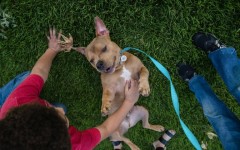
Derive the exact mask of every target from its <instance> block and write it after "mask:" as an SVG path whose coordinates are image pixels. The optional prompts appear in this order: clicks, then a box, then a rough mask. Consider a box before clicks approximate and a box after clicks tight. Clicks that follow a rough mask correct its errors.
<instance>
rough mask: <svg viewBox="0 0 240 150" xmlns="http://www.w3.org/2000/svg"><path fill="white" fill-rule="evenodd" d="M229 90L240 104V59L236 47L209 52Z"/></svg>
mask: <svg viewBox="0 0 240 150" xmlns="http://www.w3.org/2000/svg"><path fill="white" fill-rule="evenodd" d="M208 57H209V58H210V59H211V61H212V64H213V66H214V67H215V68H216V70H217V71H218V73H219V75H220V76H221V77H222V79H223V81H224V83H225V84H226V86H227V88H228V90H229V92H230V93H231V94H232V95H233V96H234V97H235V98H236V100H237V102H238V104H240V59H238V57H237V54H236V51H235V49H234V48H231V47H229V48H221V49H218V50H216V51H214V52H211V53H209V54H208Z"/></svg>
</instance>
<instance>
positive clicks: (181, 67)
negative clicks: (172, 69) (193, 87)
mask: <svg viewBox="0 0 240 150" xmlns="http://www.w3.org/2000/svg"><path fill="white" fill-rule="evenodd" d="M177 68H178V74H179V76H180V77H181V78H182V79H183V80H184V81H189V80H190V79H191V78H192V77H193V76H194V75H196V74H197V73H196V72H195V70H194V68H193V67H192V66H190V65H188V64H185V63H178V64H177Z"/></svg>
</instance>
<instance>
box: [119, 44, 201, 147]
mask: <svg viewBox="0 0 240 150" xmlns="http://www.w3.org/2000/svg"><path fill="white" fill-rule="evenodd" d="M130 49H133V50H136V51H139V52H141V53H143V54H145V55H146V56H148V57H149V58H150V59H151V61H152V62H153V63H154V65H155V66H156V67H157V68H158V70H159V71H160V72H161V73H162V74H163V75H164V76H165V77H166V78H167V79H168V80H169V81H170V86H171V97H172V102H173V106H174V109H175V112H176V114H177V115H178V118H179V121H180V124H181V126H182V128H183V131H184V133H185V134H186V135H187V138H188V139H189V141H190V142H191V143H192V145H193V146H194V147H195V148H196V149H197V150H201V149H202V148H201V146H200V144H199V142H198V140H197V138H196V137H195V136H194V135H193V133H192V132H191V131H190V130H189V129H188V127H187V126H186V125H185V123H184V122H183V121H182V119H181V118H180V113H179V103H178V96H177V93H176V90H175V88H174V85H173V83H172V80H171V77H170V74H169V72H168V71H167V69H166V68H165V67H164V66H163V65H162V64H160V63H159V62H158V61H157V60H155V59H154V58H152V57H151V56H150V55H148V54H147V53H145V52H144V51H142V50H140V49H137V48H133V47H125V48H124V49H122V50H121V52H120V53H121V54H122V53H123V52H126V51H128V50H130Z"/></svg>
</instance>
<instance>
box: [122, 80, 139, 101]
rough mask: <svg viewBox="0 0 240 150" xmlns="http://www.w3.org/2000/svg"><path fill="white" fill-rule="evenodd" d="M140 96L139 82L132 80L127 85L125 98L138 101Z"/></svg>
mask: <svg viewBox="0 0 240 150" xmlns="http://www.w3.org/2000/svg"><path fill="white" fill-rule="evenodd" d="M138 98H139V91H138V82H137V81H136V80H130V81H127V82H126V85H125V100H127V101H129V102H133V103H136V102H137V100H138Z"/></svg>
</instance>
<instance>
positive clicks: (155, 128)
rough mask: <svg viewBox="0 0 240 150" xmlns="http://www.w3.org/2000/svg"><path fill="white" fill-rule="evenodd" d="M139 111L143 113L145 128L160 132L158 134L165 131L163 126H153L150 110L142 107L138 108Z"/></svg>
mask: <svg viewBox="0 0 240 150" xmlns="http://www.w3.org/2000/svg"><path fill="white" fill-rule="evenodd" d="M138 107H139V108H138V109H141V110H140V111H141V113H142V119H141V120H142V125H143V128H147V129H151V130H154V131H158V132H162V131H164V127H163V126H161V125H152V124H150V123H149V121H148V118H149V113H148V110H147V109H146V108H144V107H142V106H138Z"/></svg>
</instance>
